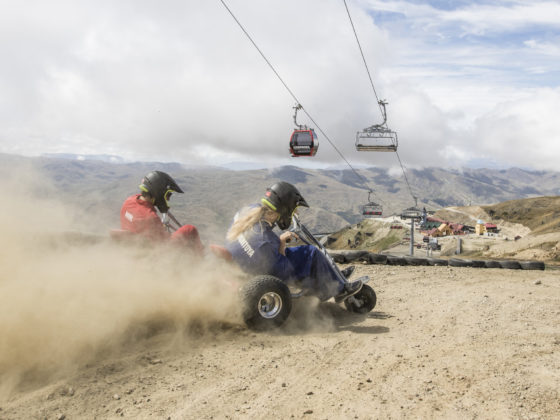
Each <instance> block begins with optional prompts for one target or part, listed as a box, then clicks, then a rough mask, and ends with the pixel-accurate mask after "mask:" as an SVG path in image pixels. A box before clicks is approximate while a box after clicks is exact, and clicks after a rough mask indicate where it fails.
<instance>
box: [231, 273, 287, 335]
mask: <svg viewBox="0 0 560 420" xmlns="http://www.w3.org/2000/svg"><path fill="white" fill-rule="evenodd" d="M241 296H242V299H243V321H245V324H247V326H248V327H249V328H250V329H253V330H261V331H263V330H269V329H273V328H277V327H279V326H280V325H282V324H283V323H284V321H286V319H287V318H288V316H289V315H290V312H291V311H292V296H291V294H290V289H289V288H288V286H286V284H285V283H284V282H282V281H281V280H280V279H278V278H277V277H274V276H267V275H263V276H257V277H255V278H253V279H251V280H250V281H249V282H247V283H246V284H245V285H244V286H243V287H242V288H241Z"/></svg>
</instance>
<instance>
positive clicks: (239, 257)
mask: <svg viewBox="0 0 560 420" xmlns="http://www.w3.org/2000/svg"><path fill="white" fill-rule="evenodd" d="M272 229H273V226H272V225H270V224H269V223H267V222H265V221H260V222H258V223H256V224H254V225H253V227H252V228H251V229H249V230H247V231H246V232H244V233H243V234H241V235H239V237H238V238H237V239H236V240H234V241H232V242H228V243H227V244H226V248H227V249H228V251H229V252H231V255H232V257H233V259H234V260H235V261H236V262H237V263H238V264H239V266H240V267H241V268H242V269H243V270H244V271H246V272H247V273H250V274H254V275H257V274H271V275H273V276H275V277H278V278H279V279H282V280H286V281H287V280H291V279H296V278H297V276H296V273H295V269H294V267H293V265H292V263H291V262H290V261H289V260H288V258H287V257H286V256H284V255H282V254H280V253H279V252H278V249H279V248H280V238H279V237H278V236H277V235H276V234H275V233H274V232H273V231H272Z"/></svg>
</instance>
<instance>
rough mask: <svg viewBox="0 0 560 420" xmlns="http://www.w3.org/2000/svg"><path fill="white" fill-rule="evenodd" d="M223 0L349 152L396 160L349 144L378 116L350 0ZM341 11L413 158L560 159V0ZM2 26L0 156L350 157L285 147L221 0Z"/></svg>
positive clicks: (38, 9)
mask: <svg viewBox="0 0 560 420" xmlns="http://www.w3.org/2000/svg"><path fill="white" fill-rule="evenodd" d="M226 3H227V5H228V6H229V7H230V9H231V10H232V11H233V12H234V13H235V15H236V17H237V18H238V19H239V21H240V22H241V23H242V24H243V25H244V27H245V28H246V30H247V31H248V32H249V33H250V34H251V36H252V37H253V39H254V40H255V42H256V43H257V44H258V45H259V47H260V48H261V50H262V51H263V53H264V54H265V55H266V57H267V59H268V60H269V61H270V62H271V63H272V64H273V66H274V67H275V69H276V70H277V71H278V73H279V74H280V75H281V77H282V78H283V80H284V81H285V82H286V83H287V85H288V86H289V88H290V89H291V90H292V91H293V93H295V95H296V96H297V99H298V100H299V101H300V102H301V103H302V105H303V106H304V108H305V110H306V111H307V112H308V113H309V115H311V116H312V118H313V119H314V121H315V122H316V123H317V124H318V126H319V127H320V128H321V129H322V130H323V131H324V133H325V134H326V135H327V136H328V138H329V139H330V140H331V141H332V142H333V144H334V145H335V146H336V147H337V148H338V149H339V150H340V151H341V152H342V153H343V154H344V156H345V157H346V158H347V159H348V160H349V161H350V162H351V163H353V164H356V165H382V166H389V167H394V166H396V165H397V159H396V157H395V156H394V155H392V154H382V153H363V152H357V151H356V150H355V148H354V136H355V133H356V131H358V130H361V129H363V128H365V127H367V126H369V125H371V124H374V123H377V122H379V120H380V118H381V116H380V113H379V107H378V106H377V104H376V101H375V98H374V95H373V93H372V91H371V86H370V85H369V80H368V79H367V74H366V72H365V68H364V66H363V62H362V59H361V56H360V53H359V50H358V47H357V44H356V41H355V39H354V35H353V33H352V29H351V26H350V23H349V21H348V16H347V15H346V10H345V8H344V3H343V1H342V0H336V1H335V0H332V1H331V0H284V1H282V2H278V1H275V0H226ZM347 4H348V7H349V9H350V11H351V14H352V18H353V20H354V24H355V27H356V30H357V32H358V35H359V38H360V42H361V43H362V48H363V50H364V54H365V57H366V60H367V62H368V66H369V68H370V71H371V74H372V77H373V81H374V85H375V88H376V91H377V93H378V94H379V97H380V98H381V99H386V100H387V101H388V103H389V105H388V106H387V112H388V124H389V126H390V127H391V128H392V129H394V130H396V131H397V132H398V134H399V145H400V147H399V155H400V157H401V158H402V160H403V162H404V163H405V164H406V165H407V166H408V167H422V166H452V167H460V166H494V167H509V166H520V167H526V168H534V169H552V170H560V159H559V157H560V141H559V140H560V128H559V126H558V125H557V124H556V121H555V120H556V118H557V117H556V114H557V111H556V110H557V109H559V107H560V77H559V76H560V19H558V16H560V2H558V1H539V0H536V1H500V0H496V1H418V0H409V1H400V0H399V1H392V0H347ZM0 28H2V30H1V31H0V53H1V54H2V56H3V57H4V62H5V65H4V66H2V68H0V152H4V153H17V154H25V155H38V154H41V153H77V154H80V153H81V154H114V155H119V156H122V157H124V158H126V159H129V160H163V161H180V162H183V163H218V164H221V163H225V162H231V161H249V162H258V163H261V164H263V165H278V164H292V165H300V166H312V167H313V166H315V167H321V166H329V165H340V164H341V163H343V162H342V160H341V158H340V156H339V155H338V154H337V153H336V151H335V150H334V148H333V147H332V146H331V144H329V142H328V141H327V140H326V139H325V138H324V136H323V138H321V139H320V141H321V143H320V147H319V152H318V154H317V156H316V157H314V158H312V159H301V158H300V159H292V158H290V157H289V156H288V140H289V136H290V133H291V130H292V129H293V128H294V127H293V121H292V115H293V110H292V107H293V106H294V105H295V103H294V99H293V98H292V97H291V96H290V94H289V93H288V92H287V91H286V89H285V88H284V86H283V85H282V84H281V83H280V82H279V80H278V79H277V78H276V76H275V75H274V74H273V72H272V71H271V69H270V68H269V67H268V66H267V64H266V63H265V62H264V60H263V59H262V57H261V56H260V55H259V54H258V52H257V51H256V50H255V48H254V47H253V46H252V45H251V43H250V42H249V41H248V40H247V38H246V37H245V35H244V34H243V33H242V31H241V30H240V29H239V27H238V26H237V24H236V23H235V22H234V21H233V19H232V18H231V16H230V15H229V14H228V13H227V11H226V10H225V8H224V7H223V5H222V3H221V2H220V1H219V0H215V1H205V2H202V1H195V0H188V1H179V0H173V1H169V2H167V3H166V5H165V7H162V6H161V5H160V4H156V3H155V2H152V1H148V0H123V1H119V2H113V1H109V0H100V1H93V0H81V1H79V2H72V1H66V0H54V1H51V2H48V4H47V3H43V2H34V1H31V0H24V1H21V2H2V3H0ZM300 123H305V124H309V121H305V115H302V118H301V119H300Z"/></svg>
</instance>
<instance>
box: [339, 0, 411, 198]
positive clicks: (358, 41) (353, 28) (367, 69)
mask: <svg viewBox="0 0 560 420" xmlns="http://www.w3.org/2000/svg"><path fill="white" fill-rule="evenodd" d="M343 1H344V7H345V8H346V13H347V14H348V19H349V20H350V25H351V26H352V31H353V32H354V37H355V38H356V42H357V43H358V48H359V49H360V54H361V56H362V60H363V62H364V66H365V68H366V72H367V74H368V77H369V82H370V84H371V88H372V90H373V94H374V95H375V99H376V100H377V104H378V105H379V109H380V111H381V114H382V115H383V117H384V119H385V118H386V114H385V113H384V112H383V109H382V108H381V106H382V105H381V101H380V100H379V97H378V96H377V91H376V90H375V86H374V85H373V79H372V77H371V73H370V71H369V67H368V65H367V61H366V58H365V56H364V51H363V49H362V45H361V43H360V39H359V38H358V33H357V32H356V28H355V26H354V21H353V20H352V16H351V15H350V9H349V8H348V4H347V2H346V0H343ZM395 153H396V154H397V159H398V160H399V165H400V166H401V170H402V172H403V176H404V180H405V182H406V185H407V187H408V191H409V192H410V195H411V196H412V199H413V200H414V201H415V205H416V200H417V197H416V196H415V195H414V194H413V193H412V188H411V187H410V183H409V182H408V177H407V176H406V172H405V169H404V165H403V163H402V161H401V157H400V156H399V152H398V151H397V150H395Z"/></svg>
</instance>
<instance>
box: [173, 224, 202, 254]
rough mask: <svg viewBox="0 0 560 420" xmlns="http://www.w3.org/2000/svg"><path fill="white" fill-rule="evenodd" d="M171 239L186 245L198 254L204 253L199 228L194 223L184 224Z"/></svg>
mask: <svg viewBox="0 0 560 420" xmlns="http://www.w3.org/2000/svg"><path fill="white" fill-rule="evenodd" d="M171 241H172V242H175V243H177V244H179V245H180V246H184V247H185V248H187V249H189V250H191V251H192V252H194V253H195V254H197V255H202V254H203V253H204V246H203V245H202V242H201V241H200V236H199V235H198V230H197V229H196V227H194V226H193V225H183V226H181V227H180V228H179V229H177V230H176V231H175V232H173V234H172V235H171Z"/></svg>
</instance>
